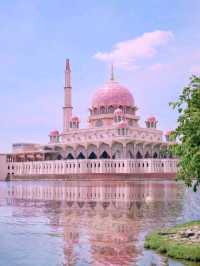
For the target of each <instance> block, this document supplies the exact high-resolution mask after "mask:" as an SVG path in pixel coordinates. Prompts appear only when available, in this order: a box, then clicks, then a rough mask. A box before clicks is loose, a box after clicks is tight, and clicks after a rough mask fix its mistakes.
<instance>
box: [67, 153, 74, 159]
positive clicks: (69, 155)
mask: <svg viewBox="0 0 200 266" xmlns="http://www.w3.org/2000/svg"><path fill="white" fill-rule="evenodd" d="M66 159H67V160H72V159H74V157H73V155H72V154H71V153H69V154H68V155H67V158H66Z"/></svg>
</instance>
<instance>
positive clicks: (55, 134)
mask: <svg viewBox="0 0 200 266" xmlns="http://www.w3.org/2000/svg"><path fill="white" fill-rule="evenodd" d="M49 136H50V137H56V136H59V131H58V130H52V131H51V132H50V133H49Z"/></svg>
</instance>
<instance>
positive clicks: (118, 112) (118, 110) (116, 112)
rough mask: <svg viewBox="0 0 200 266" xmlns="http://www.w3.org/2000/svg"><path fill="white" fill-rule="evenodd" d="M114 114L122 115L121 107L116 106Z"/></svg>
mask: <svg viewBox="0 0 200 266" xmlns="http://www.w3.org/2000/svg"><path fill="white" fill-rule="evenodd" d="M114 115H115V116H123V115H124V113H123V111H122V109H120V108H117V109H116V110H115V111H114Z"/></svg>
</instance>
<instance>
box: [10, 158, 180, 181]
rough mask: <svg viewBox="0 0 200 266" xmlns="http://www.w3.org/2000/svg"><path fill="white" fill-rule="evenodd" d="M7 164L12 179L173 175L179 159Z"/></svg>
mask: <svg viewBox="0 0 200 266" xmlns="http://www.w3.org/2000/svg"><path fill="white" fill-rule="evenodd" d="M7 164H8V167H7V168H8V175H9V176H10V177H11V178H12V177H13V178H14V177H15V176H27V177H28V176H41V175H68V174H71V175H73V174H76V175H81V174H153V173H155V174H156V173H159V174H162V173H163V174H164V173H169V174H171V173H176V171H177V159H117V160H112V159H105V160H58V161H34V162H8V163H7Z"/></svg>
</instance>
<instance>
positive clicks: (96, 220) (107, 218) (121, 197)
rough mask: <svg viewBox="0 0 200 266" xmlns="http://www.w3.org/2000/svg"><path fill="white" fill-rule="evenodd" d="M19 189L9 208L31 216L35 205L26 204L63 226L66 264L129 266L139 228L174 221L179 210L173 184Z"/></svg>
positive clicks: (132, 259)
mask: <svg viewBox="0 0 200 266" xmlns="http://www.w3.org/2000/svg"><path fill="white" fill-rule="evenodd" d="M49 184H51V183H47V185H48V186H49ZM22 190H23V188H22ZM20 191H21V190H19V193H18V194H17V193H16V192H14V193H12V195H14V196H12V197H11V198H12V204H13V205H15V206H17V205H18V204H19V205H21V206H23V204H26V207H28V206H29V205H30V206H32V207H31V208H32V213H33V212H37V207H35V208H34V207H33V205H31V204H34V205H36V206H37V204H39V206H40V207H41V205H42V209H43V213H45V215H46V216H47V217H48V219H49V222H50V225H51V226H53V227H54V228H55V227H56V226H57V227H62V228H63V233H64V255H65V262H64V264H65V265H76V263H77V262H78V261H79V262H80V261H81V260H83V261H86V262H88V263H90V264H91V265H131V264H132V263H133V262H134V261H136V259H137V257H138V255H139V254H140V253H141V250H140V247H139V246H138V238H139V235H140V232H141V230H142V229H143V228H144V227H149V228H151V227H153V226H155V225H159V224H160V225H161V224H162V223H165V222H166V220H168V221H171V220H172V219H173V220H175V219H176V217H178V216H179V215H180V212H181V208H182V204H181V201H180V200H177V197H179V194H178V189H177V185H176V184H174V183H168V184H165V183H164V182H163V183H162V182H161V183H159V182H158V183H151V182H146V183H127V182H124V183H123V182H121V183H120V184H118V183H113V184H110V185H107V184H105V185H104V184H96V183H92V182H91V183H90V184H88V185H86V184H84V188H83V187H82V186H80V184H79V185H72V186H71V187H70V186H68V187H67V188H66V189H65V190H63V187H62V186H59V187H57V188H56V187H53V188H52V187H51V188H49V189H48V191H46V190H45V186H44V191H43V189H41V188H40V193H39V194H37V193H36V192H37V191H38V190H33V191H32V192H30V191H31V190H29V193H27V194H26V193H25V192H24V191H23V193H22V192H20ZM63 191H64V192H63ZM30 193H32V194H31V199H26V197H25V196H24V195H27V198H28V197H29V196H30V195H29V194H30ZM41 194H42V197H41ZM20 195H21V198H22V199H23V200H22V199H20ZM177 195H178V196H177ZM34 197H35V198H36V199H35V198H34ZM49 198H52V200H49ZM60 198H63V200H58V199H60ZM26 210H27V208H24V209H23V211H24V212H26ZM83 250H84V252H83ZM85 250H86V251H87V252H86V255H84V254H85ZM84 256H85V257H84Z"/></svg>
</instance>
